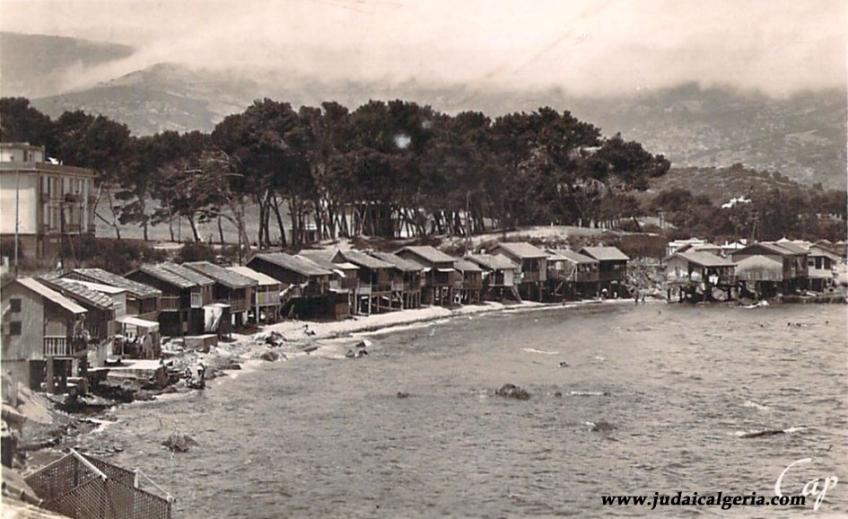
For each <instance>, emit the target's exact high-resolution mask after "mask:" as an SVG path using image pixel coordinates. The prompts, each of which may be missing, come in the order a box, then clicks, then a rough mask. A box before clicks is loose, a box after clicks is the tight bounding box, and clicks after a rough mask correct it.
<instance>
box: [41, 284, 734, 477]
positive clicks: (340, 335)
mask: <svg viewBox="0 0 848 519" xmlns="http://www.w3.org/2000/svg"><path fill="white" fill-rule="evenodd" d="M647 303H648V301H646V302H644V303H641V304H647ZM660 303H666V304H670V303H669V302H668V301H666V300H665V299H653V298H652V299H651V300H650V304H660ZM633 304H634V303H633V300H632V299H606V300H597V299H587V300H579V301H568V302H555V303H541V302H535V301H524V302H521V303H514V304H503V303H499V302H492V301H487V302H483V303H481V304H477V305H467V306H460V307H457V308H453V309H450V308H446V307H441V306H429V307H425V308H419V309H410V310H400V311H395V312H388V313H385V314H373V315H370V316H356V317H353V318H350V319H345V320H342V321H304V320H292V321H283V322H279V323H275V324H271V325H266V326H263V327H262V328H261V329H259V331H257V332H255V333H252V334H236V333H234V334H232V338H233V340H232V341H230V342H223V341H221V342H219V343H218V345H217V346H215V347H212V348H210V349H209V351H208V352H200V351H197V350H184V351H181V352H179V353H177V354H176V355H174V356H173V357H171V358H170V359H169V361H170V363H171V365H172V367H173V368H175V369H179V370H182V369H185V367H187V366H192V365H195V364H196V363H197V362H203V364H204V365H205V366H206V367H207V377H206V380H207V381H211V380H214V379H217V378H230V377H232V378H235V377H238V376H240V373H241V371H242V370H244V372H245V373H248V372H252V371H254V370H255V367H256V366H258V365H261V364H263V363H267V362H282V361H286V360H288V359H293V358H296V357H300V356H307V355H310V354H312V353H314V352H316V350H319V348H320V346H318V345H317V344H316V343H317V342H319V341H333V340H343V339H349V340H351V341H352V340H353V339H354V337H355V336H357V335H368V334H382V333H392V332H395V331H399V330H400V329H402V328H405V327H409V326H416V325H427V324H428V323H434V322H437V321H443V320H451V319H455V318H459V317H470V316H483V315H492V314H497V313H532V312H539V311H545V310H555V309H580V308H591V307H595V306H598V307H600V306H606V305H615V306H622V307H623V306H627V305H633ZM734 306H736V305H734ZM273 334H279V335H276V341H277V343H276V344H273V343H271V342H269V341H268V338H269V337H271V336H272V335H273ZM269 352H270V353H271V356H270V357H265V354H267V353H269ZM326 353H327V352H323V353H318V354H317V355H316V356H323V357H328V358H337V359H339V360H343V359H344V357H343V356H340V355H327V354H326ZM219 385H220V384H215V385H214V386H215V387H217V386H219ZM212 389H213V387H212V386H210V385H209V384H207V387H206V389H204V390H197V389H189V388H187V387H185V385H184V384H183V383H182V381H179V382H176V383H173V384H170V385H167V386H165V387H163V388H158V389H139V390H137V391H135V392H134V393H133V394H132V397H131V398H129V399H128V400H119V399H114V398H113V399H111V403H110V404H109V405H106V406H104V405H97V406H86V405H82V406H80V408H79V409H72V410H66V409H62V407H63V406H61V405H59V404H58V403H57V402H56V401H55V400H54V399H50V398H45V401H46V402H47V403H48V407H49V410H50V411H51V412H52V413H53V414H61V415H62V416H61V419H60V420H58V422H59V424H57V425H60V427H58V428H53V429H52V430H51V429H48V430H46V431H45V430H44V429H42V430H40V431H39V436H41V437H42V438H40V439H41V441H40V442H38V441H36V442H32V441H31V442H29V443H30V445H31V447H30V448H29V449H27V450H28V453H29V456H28V459H27V461H28V462H27V463H26V468H27V469H31V468H33V467H37V466H43V465H45V464H46V463H49V462H50V461H52V460H53V459H55V457H58V456H59V455H60V453H61V452H63V451H65V450H67V449H68V448H70V447H73V448H79V449H81V450H82V451H85V452H89V453H90V454H93V455H95V456H107V457H108V456H110V455H114V454H115V453H116V452H118V451H116V450H114V448H113V447H112V446H109V445H102V446H98V448H96V449H86V448H85V447H83V446H81V445H80V440H82V439H83V438H86V437H88V436H89V434H90V433H91V432H95V431H97V430H98V429H101V428H103V427H108V425H109V424H110V422H113V421H114V418H113V416H112V413H113V412H114V410H115V409H116V408H118V407H120V406H124V405H128V404H134V403H139V404H143V403H151V402H157V401H158V402H165V401H167V400H170V399H173V398H180V397H181V396H182V395H188V394H193V393H195V392H197V391H209V390H212ZM103 398H105V399H107V400H108V399H109V398H108V397H103ZM69 423H70V424H71V426H70V427H69ZM44 437H46V440H44Z"/></svg>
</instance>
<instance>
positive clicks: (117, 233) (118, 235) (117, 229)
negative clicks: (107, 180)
mask: <svg viewBox="0 0 848 519" xmlns="http://www.w3.org/2000/svg"><path fill="white" fill-rule="evenodd" d="M106 197H107V199H108V200H109V212H111V213H112V224H111V225H112V227H114V228H115V238H117V239H118V240H120V239H121V226H120V225H119V224H118V215H117V214H116V212H115V202H114V201H113V200H112V190H111V189H107V190H106Z"/></svg>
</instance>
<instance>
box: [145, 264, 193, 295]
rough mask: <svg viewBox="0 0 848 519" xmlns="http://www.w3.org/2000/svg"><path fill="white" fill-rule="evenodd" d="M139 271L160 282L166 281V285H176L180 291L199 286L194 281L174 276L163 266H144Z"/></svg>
mask: <svg viewBox="0 0 848 519" xmlns="http://www.w3.org/2000/svg"><path fill="white" fill-rule="evenodd" d="M138 270H139V271H141V272H144V273H145V274H147V275H148V276H152V277H154V278H156V279H158V280H159V281H164V282H165V283H168V284H169V285H174V286H175V287H178V288H180V289H183V288H192V287H196V286H197V283H195V282H194V281H191V280H188V279H186V278H184V277H182V276H180V275H178V274H174V273H173V272H171V271H170V270H166V269H164V268H162V266H161V265H142V266H141V267H139V269H138Z"/></svg>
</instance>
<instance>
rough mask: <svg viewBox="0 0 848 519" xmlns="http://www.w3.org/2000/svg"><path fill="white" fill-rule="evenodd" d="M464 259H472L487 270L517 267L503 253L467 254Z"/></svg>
mask: <svg viewBox="0 0 848 519" xmlns="http://www.w3.org/2000/svg"><path fill="white" fill-rule="evenodd" d="M465 259H467V260H469V261H473V262H474V263H476V264H478V265H480V266H481V267H483V268H485V269H487V270H515V269H516V268H518V266H517V265H516V264H515V263H513V262H512V261H511V260H510V259H509V258H507V257H506V256H504V255H503V254H494V255H492V254H469V255H468V256H466V257H465Z"/></svg>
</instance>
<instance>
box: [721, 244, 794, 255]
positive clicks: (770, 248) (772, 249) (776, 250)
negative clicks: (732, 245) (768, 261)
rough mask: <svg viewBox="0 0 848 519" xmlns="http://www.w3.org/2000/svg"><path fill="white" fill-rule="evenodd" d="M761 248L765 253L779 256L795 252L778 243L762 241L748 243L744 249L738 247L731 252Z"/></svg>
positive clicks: (747, 252) (741, 252)
mask: <svg viewBox="0 0 848 519" xmlns="http://www.w3.org/2000/svg"><path fill="white" fill-rule="evenodd" d="M762 249H765V251H766V253H769V254H778V255H780V256H794V255H795V254H796V253H795V252H792V251H790V250H789V249H786V248H784V247H781V246H780V245H778V244H776V243H771V242H764V241H763V242H759V243H752V244H750V245H748V246H747V247H745V248H744V249H739V250H737V251H735V252H733V254H734V255H736V254H750V253H751V252H752V251H757V250H762ZM754 254H756V252H754Z"/></svg>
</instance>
